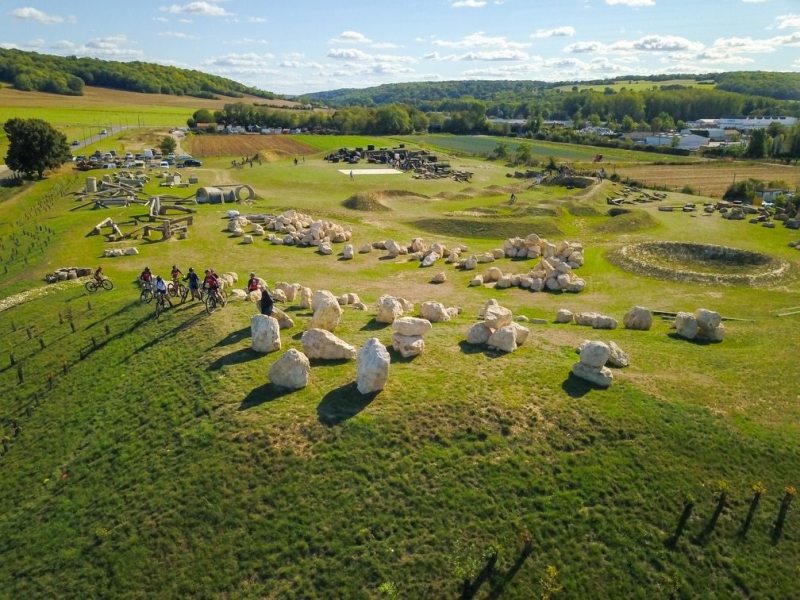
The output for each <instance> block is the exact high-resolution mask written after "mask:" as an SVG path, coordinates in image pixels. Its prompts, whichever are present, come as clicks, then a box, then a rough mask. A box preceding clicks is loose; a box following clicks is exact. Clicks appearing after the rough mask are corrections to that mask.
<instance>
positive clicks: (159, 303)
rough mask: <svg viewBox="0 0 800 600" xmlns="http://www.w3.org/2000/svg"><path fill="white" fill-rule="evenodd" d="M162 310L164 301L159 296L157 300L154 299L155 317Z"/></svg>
mask: <svg viewBox="0 0 800 600" xmlns="http://www.w3.org/2000/svg"><path fill="white" fill-rule="evenodd" d="M163 310H164V301H163V300H162V299H161V298H159V299H158V300H156V319H157V318H158V317H159V316H161V313H162V312H163Z"/></svg>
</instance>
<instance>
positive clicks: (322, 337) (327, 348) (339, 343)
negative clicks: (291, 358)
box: [300, 329, 356, 360]
mask: <svg viewBox="0 0 800 600" xmlns="http://www.w3.org/2000/svg"><path fill="white" fill-rule="evenodd" d="M300 342H301V343H302V344H303V352H304V353H305V355H306V356H307V357H308V358H310V359H320V360H351V359H353V358H355V357H356V349H355V347H354V346H351V345H350V344H348V343H347V342H345V341H344V340H341V339H339V338H338V337H336V336H335V335H333V334H332V333H331V332H329V331H326V330H325V329H309V330H308V331H305V332H303V335H302V337H301V338H300Z"/></svg>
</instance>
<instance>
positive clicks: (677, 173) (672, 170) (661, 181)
mask: <svg viewBox="0 0 800 600" xmlns="http://www.w3.org/2000/svg"><path fill="white" fill-rule="evenodd" d="M616 172H617V173H618V174H619V175H621V176H622V177H630V178H631V179H634V180H636V181H641V182H642V183H644V184H646V185H652V186H666V187H668V188H671V189H676V190H680V189H681V188H682V187H683V186H685V185H688V186H691V187H692V188H694V189H695V191H696V192H697V193H698V194H702V195H704V196H714V197H717V198H719V197H721V196H722V194H724V193H725V190H727V189H728V186H729V185H730V184H731V183H733V182H734V180H735V181H741V180H743V179H747V178H749V177H752V178H754V179H760V180H762V181H766V182H769V181H785V182H786V183H788V184H789V185H790V186H800V168H798V167H795V166H787V165H777V164H772V165H770V164H763V163H761V164H748V163H741V162H711V163H703V164H696V165H644V166H630V167H618V168H617V169H616Z"/></svg>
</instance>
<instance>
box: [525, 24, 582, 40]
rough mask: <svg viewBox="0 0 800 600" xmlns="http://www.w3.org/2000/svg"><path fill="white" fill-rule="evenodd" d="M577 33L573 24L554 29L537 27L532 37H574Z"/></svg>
mask: <svg viewBox="0 0 800 600" xmlns="http://www.w3.org/2000/svg"><path fill="white" fill-rule="evenodd" d="M573 35H575V28H574V27H572V26H571V25H566V26H564V27H555V28H553V29H537V30H536V31H535V32H534V33H532V34H531V37H532V38H551V37H572V36H573Z"/></svg>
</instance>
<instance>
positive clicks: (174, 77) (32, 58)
mask: <svg viewBox="0 0 800 600" xmlns="http://www.w3.org/2000/svg"><path fill="white" fill-rule="evenodd" d="M0 81H7V82H9V83H11V84H12V85H13V86H14V87H15V88H16V89H18V90H22V91H39V92H50V93H53V94H64V95H71V96H80V95H82V94H83V87H84V85H92V86H97V87H105V88H111V89H116V90H124V91H129V92H142V93H147V94H169V95H175V96H196V97H198V98H216V97H217V96H230V97H232V98H241V97H243V96H244V94H250V95H253V96H259V97H262V98H269V99H272V98H275V97H276V96H275V94H273V93H271V92H265V91H263V90H259V89H257V88H253V87H249V86H245V85H242V84H241V83H237V82H236V81H233V80H231V79H226V78H225V77H219V76H217V75H209V74H208V73H203V72H201V71H195V70H191V69H179V68H178V67H168V66H163V65H156V64H153V63H146V62H138V61H135V62H120V61H110V60H100V59H97V58H86V57H84V58H77V57H75V56H53V55H49V54H39V53H38V52H25V51H22V50H15V49H9V50H6V49H2V48H0Z"/></svg>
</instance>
